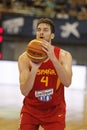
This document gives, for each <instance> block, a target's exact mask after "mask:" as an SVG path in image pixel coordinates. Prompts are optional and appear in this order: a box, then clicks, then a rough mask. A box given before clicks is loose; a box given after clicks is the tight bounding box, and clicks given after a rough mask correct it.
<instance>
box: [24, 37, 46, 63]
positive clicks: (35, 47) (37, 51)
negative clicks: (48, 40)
mask: <svg viewBox="0 0 87 130" xmlns="http://www.w3.org/2000/svg"><path fill="white" fill-rule="evenodd" d="M43 42H44V43H45V40H43V39H34V40H31V41H30V42H29V43H28V45H27V49H26V51H27V54H28V56H29V58H30V59H31V60H32V61H33V62H35V63H39V62H43V61H44V60H46V59H47V57H48V56H47V54H46V52H45V51H43V50H42V46H41V43H43Z"/></svg>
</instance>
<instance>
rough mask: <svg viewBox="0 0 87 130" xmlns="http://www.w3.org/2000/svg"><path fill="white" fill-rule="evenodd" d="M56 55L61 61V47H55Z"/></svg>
mask: <svg viewBox="0 0 87 130" xmlns="http://www.w3.org/2000/svg"><path fill="white" fill-rule="evenodd" d="M54 53H55V56H56V57H57V58H58V59H59V54H60V48H59V47H56V46H54Z"/></svg>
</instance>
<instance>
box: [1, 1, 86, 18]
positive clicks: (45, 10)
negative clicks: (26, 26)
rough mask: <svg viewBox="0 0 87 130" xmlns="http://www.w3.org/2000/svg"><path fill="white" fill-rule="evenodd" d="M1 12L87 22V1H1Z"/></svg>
mask: <svg viewBox="0 0 87 130" xmlns="http://www.w3.org/2000/svg"><path fill="white" fill-rule="evenodd" d="M0 10H7V11H9V12H17V13H23V14H26V15H27V14H28V15H30V16H41V17H50V18H58V19H69V18H74V19H75V18H76V19H79V20H87V0H0Z"/></svg>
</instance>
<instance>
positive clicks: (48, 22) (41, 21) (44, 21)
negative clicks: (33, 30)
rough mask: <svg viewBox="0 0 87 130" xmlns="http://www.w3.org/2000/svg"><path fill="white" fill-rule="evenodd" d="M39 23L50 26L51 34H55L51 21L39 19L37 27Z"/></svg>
mask: <svg viewBox="0 0 87 130" xmlns="http://www.w3.org/2000/svg"><path fill="white" fill-rule="evenodd" d="M41 23H46V24H48V25H50V28H51V32H52V33H55V26H54V23H53V21H52V20H51V19H49V18H41V19H39V20H38V22H37V27H38V25H39V24H41Z"/></svg>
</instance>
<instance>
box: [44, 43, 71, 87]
mask: <svg viewBox="0 0 87 130" xmlns="http://www.w3.org/2000/svg"><path fill="white" fill-rule="evenodd" d="M42 46H44V47H45V48H46V49H43V50H44V51H45V52H46V53H47V55H48V57H49V58H50V59H51V61H52V62H53V64H54V66H55V69H56V71H57V74H58V76H59V78H60V79H61V82H62V83H63V84H64V86H66V87H68V86H70V84H71V81H72V56H71V54H70V53H69V52H67V51H65V50H63V49H61V50H60V56H59V59H57V58H56V56H55V53H54V47H53V46H52V45H51V44H49V43H48V44H46V43H43V45H42Z"/></svg>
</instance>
